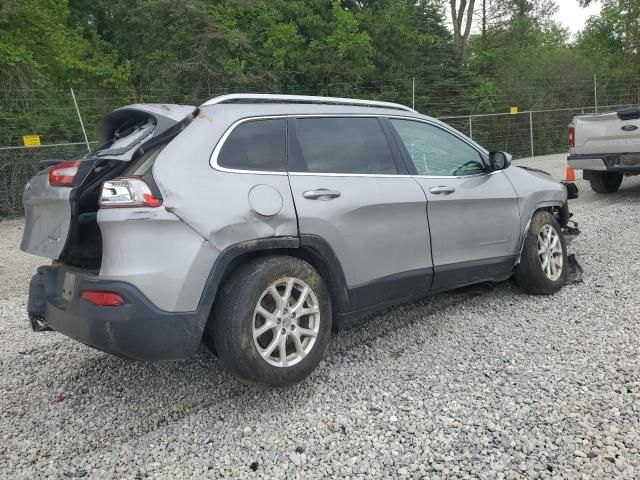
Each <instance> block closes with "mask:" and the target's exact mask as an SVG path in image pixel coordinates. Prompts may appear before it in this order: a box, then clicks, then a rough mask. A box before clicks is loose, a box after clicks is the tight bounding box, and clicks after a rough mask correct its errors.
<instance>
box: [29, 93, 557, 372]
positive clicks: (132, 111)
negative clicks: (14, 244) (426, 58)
mask: <svg viewBox="0 0 640 480" xmlns="http://www.w3.org/2000/svg"><path fill="white" fill-rule="evenodd" d="M98 134H99V138H100V139H101V140H102V142H103V145H102V146H101V147H100V148H99V149H97V150H96V151H94V152H92V153H90V154H88V155H87V156H86V157H85V158H83V159H82V160H77V161H72V162H57V163H56V162H51V166H50V167H49V168H47V169H46V170H43V171H42V172H40V173H38V174H37V175H36V176H34V177H33V178H32V179H31V181H30V182H29V183H28V184H27V186H26V188H25V193H24V205H25V214H26V225H25V230H24V237H23V239H22V245H21V248H22V250H24V251H25V252H29V253H32V254H35V255H40V256H43V257H48V258H50V259H52V260H53V263H52V265H47V266H42V267H40V268H38V271H37V273H36V275H35V276H34V277H33V280H32V282H31V286H30V293H29V302H28V313H29V318H30V320H31V324H32V327H33V328H34V330H56V331H58V332H61V333H63V334H65V335H68V336H69V337H72V338H75V339H77V340H79V341H81V342H83V343H85V344H87V345H90V346H92V347H95V348H98V349H100V350H103V351H105V352H109V353H112V354H115V355H118V356H120V357H125V358H130V359H142V360H161V359H163V360H169V359H181V358H185V357H188V356H190V355H191V354H193V353H194V352H195V351H196V349H197V348H198V347H199V345H200V344H201V342H202V341H203V340H204V341H205V343H206V344H207V345H209V346H210V347H211V348H212V349H213V350H214V351H215V352H216V353H217V355H219V357H220V358H221V359H222V360H223V362H224V363H225V364H226V366H227V367H228V368H229V369H230V370H232V371H233V372H234V373H235V374H237V375H238V376H240V377H241V378H243V379H245V380H248V381H251V382H257V383H261V384H267V385H286V384H290V383H294V382H297V381H300V380H302V379H303V378H304V377H306V376H307V375H308V374H309V373H310V372H311V371H312V370H313V369H314V368H315V367H316V366H317V364H318V363H319V362H320V360H321V359H322V357H323V355H324V353H325V350H326V348H327V344H328V342H329V338H330V335H331V331H332V327H333V329H335V328H336V326H337V325H338V324H339V323H340V322H343V321H345V320H347V319H353V318H356V317H361V316H363V315H366V314H369V313H371V312H373V311H375V310H378V309H380V308H382V307H387V306H389V305H392V304H396V303H398V302H404V301H407V300H411V299H414V298H419V297H423V296H425V295H430V294H433V293H437V292H442V291H445V290H450V289H454V288H457V287H461V286H464V285H469V284H474V283H478V282H486V281H491V282H497V281H502V280H506V279H507V278H509V277H511V276H512V275H515V279H516V281H517V282H518V284H519V285H520V286H521V287H522V288H523V289H524V290H525V291H527V292H529V293H534V294H550V293H553V292H555V291H557V290H558V289H560V288H562V286H563V285H564V283H565V279H566V275H567V269H568V268H567V267H568V265H567V254H566V245H565V240H564V236H563V232H562V227H563V226H565V225H566V224H567V222H568V221H569V209H568V206H567V196H568V194H567V189H566V187H565V186H564V185H562V184H561V183H559V182H557V181H555V180H554V179H552V178H551V177H550V176H548V175H546V174H545V173H544V172H538V171H531V170H527V169H524V168H519V167H510V163H511V158H510V156H509V155H508V154H505V153H502V152H492V153H489V152H488V151H486V150H485V149H483V148H482V147H480V146H479V145H477V144H476V143H474V142H473V141H472V140H470V139H468V138H466V137H465V136H463V135H462V134H460V133H459V132H457V131H456V130H453V129H452V128H450V127H448V126H447V125H445V124H443V123H442V122H439V121H437V120H435V119H433V118H429V117H426V116H424V115H420V114H418V113H417V112H415V111H413V110H412V109H410V108H408V107H405V106H402V105H397V104H390V103H384V102H373V101H364V100H353V99H338V98H325V97H299V96H284V95H249V94H238V95H227V96H223V97H217V98H214V99H212V100H210V101H208V102H206V103H204V104H203V105H201V106H200V107H199V108H195V107H191V106H185V105H144V104H143V105H130V106H128V107H124V108H120V109H118V110H116V111H114V112H112V113H111V114H109V115H108V116H106V117H105V118H104V119H103V120H102V121H101V122H100V124H99V125H98Z"/></svg>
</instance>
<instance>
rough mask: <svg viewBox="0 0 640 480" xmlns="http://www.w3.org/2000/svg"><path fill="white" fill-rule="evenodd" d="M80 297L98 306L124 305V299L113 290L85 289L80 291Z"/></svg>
mask: <svg viewBox="0 0 640 480" xmlns="http://www.w3.org/2000/svg"><path fill="white" fill-rule="evenodd" d="M82 299H83V300H86V301H88V302H91V303H93V304H94V305H97V306H99V307H119V306H121V305H124V299H123V298H122V297H121V296H120V295H118V294H117V293H114V292H101V291H97V290H85V291H84V292H82Z"/></svg>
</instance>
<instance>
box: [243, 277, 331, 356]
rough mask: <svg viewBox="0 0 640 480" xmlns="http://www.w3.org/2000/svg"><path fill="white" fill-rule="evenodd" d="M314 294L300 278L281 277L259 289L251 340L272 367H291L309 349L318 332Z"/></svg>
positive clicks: (318, 308) (317, 316) (318, 316)
mask: <svg viewBox="0 0 640 480" xmlns="http://www.w3.org/2000/svg"><path fill="white" fill-rule="evenodd" d="M320 321H321V319H320V306H319V304H318V297H317V296H316V294H315V292H314V291H313V289H312V288H311V287H309V285H307V284H306V283H305V282H304V281H303V280H301V279H299V278H294V277H283V278H281V279H279V280H276V281H275V282H273V283H272V284H271V285H269V286H268V287H267V289H266V290H265V291H264V292H262V295H261V296H260V300H258V305H257V306H256V309H255V311H254V313H253V341H254V343H255V346H256V348H257V349H258V352H259V353H260V356H261V357H262V358H263V359H264V360H265V361H266V362H267V363H269V364H271V365H274V366H276V367H291V366H293V365H295V364H297V363H299V362H300V361H301V360H302V359H303V358H305V357H306V356H307V355H308V354H309V352H311V350H312V349H313V347H314V345H315V343H316V338H317V337H318V333H319V331H320Z"/></svg>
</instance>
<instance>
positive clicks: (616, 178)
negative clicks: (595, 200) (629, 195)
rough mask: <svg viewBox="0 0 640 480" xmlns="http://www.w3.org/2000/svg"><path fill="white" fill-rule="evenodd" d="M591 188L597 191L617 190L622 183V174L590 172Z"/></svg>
mask: <svg viewBox="0 0 640 480" xmlns="http://www.w3.org/2000/svg"><path fill="white" fill-rule="evenodd" d="M589 184H590V185H591V190H593V191H594V192H597V193H614V192H617V191H618V189H619V188H620V184H622V174H621V173H617V172H596V171H592V172H589Z"/></svg>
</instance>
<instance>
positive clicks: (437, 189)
mask: <svg viewBox="0 0 640 480" xmlns="http://www.w3.org/2000/svg"><path fill="white" fill-rule="evenodd" d="M429 191H430V192H431V193H433V194H435V195H440V194H441V193H444V194H445V195H449V194H450V193H453V192H455V191H456V189H455V188H453V187H448V186H446V185H439V186H437V187H431V188H430V189H429Z"/></svg>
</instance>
